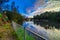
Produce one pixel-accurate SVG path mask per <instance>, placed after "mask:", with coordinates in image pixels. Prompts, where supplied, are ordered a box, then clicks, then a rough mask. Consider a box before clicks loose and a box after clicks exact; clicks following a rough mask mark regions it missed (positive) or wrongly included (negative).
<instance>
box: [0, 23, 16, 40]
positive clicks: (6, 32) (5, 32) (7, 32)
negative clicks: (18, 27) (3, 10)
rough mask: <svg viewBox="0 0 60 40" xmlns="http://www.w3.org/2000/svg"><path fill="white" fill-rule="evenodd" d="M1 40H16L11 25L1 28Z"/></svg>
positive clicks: (4, 25)
mask: <svg viewBox="0 0 60 40" xmlns="http://www.w3.org/2000/svg"><path fill="white" fill-rule="evenodd" d="M0 40H16V38H15V34H14V31H13V29H12V27H11V25H10V23H7V24H3V25H2V26H0Z"/></svg>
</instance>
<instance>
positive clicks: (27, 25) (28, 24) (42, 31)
mask: <svg viewBox="0 0 60 40" xmlns="http://www.w3.org/2000/svg"><path fill="white" fill-rule="evenodd" d="M23 27H25V28H29V29H30V30H32V31H34V32H36V33H39V34H40V35H41V36H43V37H45V38H47V39H48V34H47V32H46V30H45V29H44V28H41V27H38V26H36V25H34V24H33V23H32V22H24V23H23Z"/></svg>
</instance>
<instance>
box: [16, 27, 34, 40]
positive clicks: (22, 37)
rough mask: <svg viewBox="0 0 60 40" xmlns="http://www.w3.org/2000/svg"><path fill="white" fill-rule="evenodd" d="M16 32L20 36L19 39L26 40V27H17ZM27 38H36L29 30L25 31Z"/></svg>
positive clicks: (31, 39)
mask: <svg viewBox="0 0 60 40" xmlns="http://www.w3.org/2000/svg"><path fill="white" fill-rule="evenodd" d="M16 34H17V36H18V39H19V40H24V29H23V28H22V27H20V28H17V30H16ZM25 35H26V40H35V39H34V37H33V36H32V35H28V34H27V32H25Z"/></svg>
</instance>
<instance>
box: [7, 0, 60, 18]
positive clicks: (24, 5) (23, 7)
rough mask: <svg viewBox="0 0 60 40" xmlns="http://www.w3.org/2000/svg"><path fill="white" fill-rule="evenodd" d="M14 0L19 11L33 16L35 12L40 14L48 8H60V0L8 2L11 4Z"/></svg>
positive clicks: (18, 0) (10, 0)
mask: <svg viewBox="0 0 60 40" xmlns="http://www.w3.org/2000/svg"><path fill="white" fill-rule="evenodd" d="M13 1H14V2H15V6H19V8H18V10H19V13H20V14H22V15H24V16H27V17H28V16H30V17H31V16H33V15H34V14H39V13H41V12H45V11H47V10H48V11H50V10H55V9H57V8H60V6H59V5H60V1H59V0H9V2H8V3H7V4H10V5H11V2H13ZM55 1H56V2H55ZM57 1H58V2H57ZM55 3H56V5H55ZM56 6H58V7H56ZM54 7H56V8H54Z"/></svg>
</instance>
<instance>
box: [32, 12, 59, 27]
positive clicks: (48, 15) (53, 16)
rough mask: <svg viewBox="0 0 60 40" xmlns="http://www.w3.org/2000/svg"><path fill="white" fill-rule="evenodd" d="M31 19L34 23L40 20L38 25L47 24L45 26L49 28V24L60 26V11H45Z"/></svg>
mask: <svg viewBox="0 0 60 40" xmlns="http://www.w3.org/2000/svg"><path fill="white" fill-rule="evenodd" d="M33 19H34V22H35V23H37V22H40V25H41V23H42V25H44V26H45V24H46V25H48V27H47V28H49V26H50V25H52V27H53V26H55V27H56V28H60V12H45V13H42V14H41V15H36V16H34V18H33ZM44 23H45V24H44ZM38 24H39V23H38Z"/></svg>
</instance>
